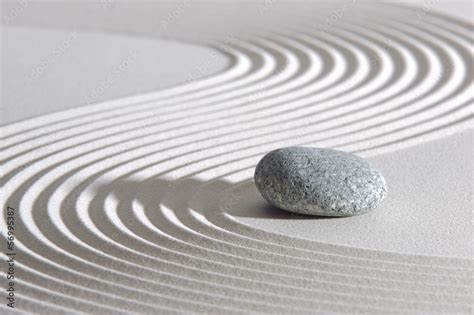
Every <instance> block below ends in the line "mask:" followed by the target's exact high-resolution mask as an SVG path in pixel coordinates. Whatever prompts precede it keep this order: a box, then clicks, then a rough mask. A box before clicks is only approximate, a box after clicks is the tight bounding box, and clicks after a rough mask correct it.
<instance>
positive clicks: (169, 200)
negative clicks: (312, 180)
mask: <svg viewBox="0 0 474 315" xmlns="http://www.w3.org/2000/svg"><path fill="white" fill-rule="evenodd" d="M98 193H99V194H98V196H102V198H99V199H103V198H104V197H105V196H106V195H108V194H111V193H113V194H114V195H115V196H117V197H118V198H119V199H120V200H122V201H125V200H127V202H130V200H131V199H136V200H138V201H139V202H140V203H142V204H143V205H144V206H145V208H147V209H148V210H147V211H149V209H156V207H158V206H159V205H160V204H162V205H164V206H165V207H166V208H168V209H170V210H172V211H178V212H182V211H187V209H188V208H191V209H192V210H193V211H196V212H198V213H200V214H202V215H209V214H212V213H216V212H223V213H225V214H227V215H230V216H232V217H235V218H239V217H240V218H256V219H279V220H320V219H331V218H336V217H324V216H314V215H306V214H298V213H291V212H288V211H286V210H283V209H280V208H277V207H275V206H273V205H271V204H269V203H268V202H267V201H266V200H264V199H263V197H262V196H261V195H260V193H259V192H258V190H257V188H256V187H255V184H254V182H253V180H246V181H244V182H240V183H237V184H234V183H230V182H228V181H225V180H222V179H218V180H212V181H202V180H199V179H197V178H193V177H191V178H186V179H183V180H178V181H172V180H168V179H165V178H153V179H150V180H146V181H134V180H122V181H116V182H112V183H109V184H105V185H103V186H102V187H100V188H99V191H98Z"/></svg>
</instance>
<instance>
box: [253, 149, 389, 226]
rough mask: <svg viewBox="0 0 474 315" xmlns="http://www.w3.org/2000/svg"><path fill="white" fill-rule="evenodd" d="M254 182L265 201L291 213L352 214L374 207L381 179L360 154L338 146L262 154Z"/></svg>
mask: <svg viewBox="0 0 474 315" xmlns="http://www.w3.org/2000/svg"><path fill="white" fill-rule="evenodd" d="M255 184H256V185H257V188H258V190H259V191H260V193H261V194H262V196H263V198H265V199H266V200H267V201H268V202H269V203H270V204H272V205H274V206H276V207H278V208H281V209H284V210H287V211H291V212H296V213H303V214H312V215H320V216H337V217H340V216H352V215H358V214H362V213H365V212H367V211H369V210H371V209H374V208H375V207H377V206H378V204H379V203H380V202H381V201H382V199H383V198H384V197H385V194H386V193H387V187H386V184H385V179H384V178H383V176H382V174H381V173H380V172H378V171H377V170H375V169H373V168H372V167H371V166H370V165H369V163H367V162H366V161H365V160H364V159H362V158H360V157H358V156H356V155H353V154H350V153H346V152H342V151H336V150H330V149H318V148H305V147H289V148H282V149H278V150H274V151H271V152H269V153H268V154H266V155H265V156H264V157H263V158H262V159H261V160H260V162H259V163H258V165H257V168H256V169H255Z"/></svg>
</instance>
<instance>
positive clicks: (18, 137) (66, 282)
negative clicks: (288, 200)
mask: <svg viewBox="0 0 474 315" xmlns="http://www.w3.org/2000/svg"><path fill="white" fill-rule="evenodd" d="M107 4H108V2H103V3H102V5H103V7H100V6H99V4H97V5H96V7H95V8H94V10H95V11H92V12H94V14H90V12H91V11H88V10H87V8H86V7H87V5H85V6H83V7H81V5H79V4H77V3H76V4H71V5H65V4H63V5H62V4H57V5H56V6H54V7H48V5H47V4H44V5H43V6H42V5H38V4H35V3H32V4H30V6H29V7H26V8H25V9H24V10H23V11H22V12H21V14H20V15H19V16H18V17H17V18H16V20H15V21H14V22H12V23H11V24H12V25H10V26H8V27H6V28H5V30H4V32H10V33H9V34H10V37H9V38H10V39H11V42H12V43H15V38H17V37H16V36H15V35H14V34H15V32H17V33H16V34H17V35H18V32H22V30H23V31H24V30H25V29H27V30H28V29H30V31H31V34H35V32H37V35H38V36H43V37H45V38H49V40H51V43H53V42H59V43H61V40H64V38H66V39H67V36H68V35H67V34H70V33H67V32H68V29H69V30H70V29H71V27H74V28H75V32H77V36H78V37H77V38H74V40H73V42H71V43H70V44H71V45H70V47H69V48H67V49H66V50H65V51H64V52H62V53H60V54H59V55H56V59H54V58H53V59H46V60H47V61H46V63H44V64H43V65H44V67H45V69H44V70H43V72H42V74H41V75H40V76H39V77H38V78H36V79H34V80H32V82H30V84H31V85H29V86H24V87H23V89H24V90H22V89H21V88H20V87H19V85H18V86H17V85H15V84H16V81H15V80H19V81H18V82H20V83H21V82H23V81H22V76H21V75H20V76H19V75H18V73H16V72H15V69H17V68H13V67H10V68H8V69H9V70H8V71H10V72H7V74H8V73H10V75H11V78H16V79H15V80H12V81H11V82H9V83H8V84H10V86H12V90H14V91H17V92H15V95H10V96H8V97H7V96H5V98H3V99H2V106H8V109H7V110H6V111H7V112H8V113H9V114H8V119H7V120H4V122H5V124H4V125H3V127H1V137H2V141H1V147H2V155H1V159H2V185H3V187H2V199H1V201H2V209H3V211H4V214H3V216H2V220H1V221H0V223H1V224H0V225H1V229H2V242H5V239H4V238H5V234H4V231H6V222H5V211H6V207H7V206H10V207H13V208H15V209H16V215H15V224H16V226H15V237H16V240H15V242H16V249H15V250H16V264H15V268H16V269H15V274H16V279H15V280H16V283H17V287H18V289H17V291H16V307H17V309H18V310H21V311H29V312H45V313H49V314H52V313H71V312H74V311H80V312H95V313H114V314H116V313H128V312H147V313H156V312H162V313H188V312H198V313H219V314H222V313H225V314H230V313H252V312H266V313H268V312H272V313H295V314H300V313H317V312H321V313H328V312H329V313H330V312H369V313H385V312H403V313H413V312H420V313H432V312H440V311H441V312H448V313H468V312H470V311H472V309H471V305H472V258H473V257H472V245H471V242H472V223H471V221H472V216H471V210H472V174H473V172H472V171H473V169H472V160H473V156H472V155H473V154H472V129H471V127H472V103H473V90H472V80H473V60H472V24H471V23H469V22H467V20H466V19H463V18H455V17H453V16H450V15H443V14H439V13H437V11H436V8H432V7H426V6H425V7H423V6H421V7H418V9H414V8H410V7H405V6H395V5H389V4H383V5H382V4H380V5H373V4H372V5H369V4H366V3H364V2H360V3H359V2H347V3H337V4H335V5H334V4H333V5H329V4H321V3H320V4H304V3H300V4H282V3H276V2H275V3H273V2H268V3H267V2H265V3H260V4H256V5H253V6H252V5H250V4H239V5H235V7H231V6H228V7H225V6H220V5H217V4H213V5H210V4H199V3H197V4H196V3H193V4H189V3H187V2H183V3H182V4H180V3H176V4H169V3H168V4H161V5H160V4H150V3H147V4H146V3H142V4H141V6H140V5H136V8H135V9H134V10H135V11H134V10H131V9H130V8H128V9H130V10H125V9H126V8H124V6H126V5H125V4H123V3H114V2H111V5H110V6H107ZM89 6H94V4H89ZM196 6H197V7H196ZM10 9H12V8H11V7H9V6H6V8H4V11H5V12H10V11H9V10H10ZM89 9H90V8H89ZM198 9H199V10H198ZM42 10H46V11H47V12H49V13H50V14H51V18H50V19H48V20H47V21H40V20H38V19H39V18H38V15H37V14H34V13H35V12H36V13H41V12H43V11H42ZM100 10H103V11H100ZM140 10H141V11H140ZM153 10H154V11H153ZM124 12H128V13H127V14H129V15H130V16H129V18H128V19H124V18H123V15H121V14H125V13H124ZM153 12H155V13H156V15H157V16H156V17H155V18H154V19H153ZM139 13H140V14H141V15H140V14H139ZM198 13H199V14H198ZM138 17H140V18H138ZM243 17H245V18H243ZM133 18H135V20H133ZM153 21H154V23H155V24H153ZM157 21H161V23H159V22H157ZM147 23H148V24H147ZM15 24H18V25H21V27H18V25H15ZM152 24H153V25H154V26H155V28H154V29H153V28H152V27H151V26H152ZM37 26H43V27H48V29H44V28H38V27H37ZM60 26H61V27H62V28H63V30H52V29H59V28H60ZM93 31H95V32H99V33H100V35H98V34H93ZM112 33H113V34H112ZM12 34H13V36H12ZM22 34H23V35H22V36H31V35H28V34H24V33H22ZM61 34H62V35H61ZM137 35H140V36H137ZM164 35H166V38H163V36H164ZM64 36H66V37H64ZM126 36H129V39H128V40H124V39H125V38H127V37H126ZM153 38H156V42H154V43H153ZM158 38H159V39H158ZM20 39H21V38H20V37H18V39H17V41H20ZM26 39H27V37H23V41H21V45H25V43H28V40H26ZM92 43H95V44H94V45H98V46H97V47H99V48H100V47H101V46H100V45H103V47H104V48H103V49H109V50H108V51H109V52H108V54H103V55H101V54H100V53H99V52H100V51H103V50H102V49H97V47H96V48H95V49H96V53H94V54H91V55H90V56H89V57H88V58H90V62H86V63H84V65H89V66H91V65H96V66H94V67H90V68H89V71H80V69H78V67H77V66H71V65H70V63H71V62H74V60H76V62H79V63H80V62H84V60H82V59H80V58H81V56H84V55H87V52H88V51H89V52H90V51H91V49H92V48H90V47H92V46H93V44H92ZM53 46H54V45H53ZM94 47H95V46H94ZM111 47H112V48H114V49H111ZM160 47H161V49H160ZM2 49H4V48H3V47H2ZM5 49H13V48H5ZM42 49H43V50H41V51H44V52H45V53H44V54H41V56H40V57H38V55H39V53H37V54H35V51H34V50H32V52H31V53H29V54H28V53H26V52H25V51H24V50H23V54H25V56H26V57H25V58H24V60H30V59H28V58H34V57H35V56H36V58H39V60H42V59H41V58H43V57H42V56H44V55H45V56H46V57H47V56H48V53H47V51H49V50H48V49H44V48H42ZM129 51H132V52H133V51H137V52H138V55H137V56H138V57H135V58H136V61H135V62H134V61H133V60H130V64H129V65H128V66H127V67H125V66H123V62H124V60H125V61H127V59H126V58H127V56H129V55H128V54H127V53H125V52H129ZM144 51H145V53H144ZM153 51H156V55H154V54H153V53H151V52H153ZM15 55H16V54H10V55H9V56H10V58H12V59H14V58H15ZM109 55H110V56H111V57H110V58H112V57H113V58H116V59H115V60H117V62H115V63H113V62H112V63H109V64H108V68H107V67H103V68H102V67H101V66H100V65H101V64H102V62H101V60H102V61H103V60H104V58H107V56H109ZM158 55H159V56H160V58H158V59H157V60H159V61H157V60H154V59H153V58H156V56H158ZM28 56H29V57H28ZM193 56H194V59H193ZM178 57H179V58H178ZM82 58H86V57H82ZM101 58H102V59H101ZM124 58H125V59H124ZM166 58H168V59H166ZM186 58H190V59H189V60H187V59H186ZM182 59H186V60H184V61H182ZM48 60H49V61H48ZM51 60H52V61H51ZM147 60H150V61H149V63H150V64H154V65H155V67H156V68H154V67H152V66H150V67H147V64H148V61H147ZM12 62H14V61H13V60H12ZM15 62H17V63H21V62H20V61H18V60H16V61H15ZM33 64H34V63H33ZM120 65H122V67H121V66H120ZM115 69H119V70H120V69H122V70H121V72H120V71H119V72H114V71H117V70H115ZM160 69H162V72H161V73H168V75H161V76H160V75H159V73H160ZM170 69H171V70H172V69H176V71H170ZM186 69H192V71H186ZM24 71H25V73H29V72H28V69H27V68H25V69H24ZM156 73H158V75H156ZM52 74H55V75H52ZM15 75H16V76H15ZM114 75H116V76H114ZM68 76H69V78H70V81H69V80H65V79H60V80H59V79H58V78H67V77H68ZM108 78H111V79H108ZM91 80H92V81H93V82H97V85H95V86H87V84H89V83H90V81H91ZM107 80H108V81H107ZM154 80H156V84H153V82H154ZM18 82H17V83H18ZM81 82H82V83H81ZM103 82H108V83H103ZM18 84H19V83H18ZM74 84H76V85H74ZM101 84H103V85H101ZM85 85H86V88H84V86H85ZM71 86H76V87H77V89H72V88H71ZM97 86H99V87H100V86H102V88H101V89H102V90H101V92H98V91H99V90H94V89H96V88H97ZM13 88H14V89H13ZM81 88H83V89H82V90H81ZM64 89H70V91H71V92H68V93H63V92H64ZM91 89H92V91H96V94H95V95H96V96H95V97H93V98H92V100H93V101H91V98H87V95H91V94H90V93H91ZM21 91H23V92H22V93H25V95H29V94H28V93H30V92H31V93H36V94H35V95H36V97H35V98H30V99H27V100H24V101H25V102H26V103H24V104H23V105H24V106H23V107H22V110H19V109H18V110H16V111H15V110H14V108H15V102H19V101H20V100H21V99H22V98H21V97H20V96H19V95H20V94H18V93H20V92H21ZM41 91H45V92H44V93H41ZM55 93H57V94H55ZM88 93H89V94H88ZM55 95H58V96H57V97H55ZM84 95H85V96H84ZM130 95H131V96H130ZM87 100H88V101H87ZM86 101H87V102H86ZM35 102H36V104H35ZM86 103H89V104H86ZM35 105H36V106H35ZM79 105H84V106H79ZM33 107H34V109H31V108H33ZM295 145H298V146H314V147H326V148H335V149H338V150H344V151H349V152H352V153H355V154H357V155H359V156H362V157H364V158H367V159H369V161H370V162H371V163H373V165H375V166H376V168H377V169H380V170H381V171H382V173H383V174H384V176H385V178H386V180H387V185H388V195H387V198H386V200H384V201H383V203H382V204H381V205H380V207H379V208H377V209H376V210H374V211H372V212H370V213H368V214H365V215H362V216H356V217H350V218H339V219H329V218H315V217H307V216H300V215H291V214H289V213H287V212H283V211H281V210H278V209H276V208H272V207H270V206H268V205H267V204H266V203H265V201H264V200H263V199H262V197H261V196H260V195H259V194H258V192H257V190H256V188H255V185H254V183H253V181H252V178H253V172H254V169H255V165H256V163H257V162H258V160H259V159H260V158H261V157H262V156H263V155H264V154H265V153H267V152H269V151H270V150H273V149H276V148H279V147H284V146H295ZM2 257H3V258H2V259H4V258H5V259H6V256H5V252H2ZM1 310H2V311H5V310H7V308H6V307H5V305H4V303H3V304H2V306H1Z"/></svg>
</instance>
